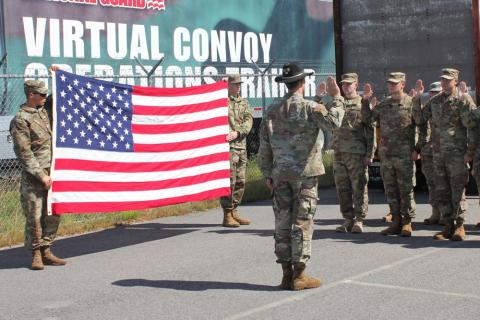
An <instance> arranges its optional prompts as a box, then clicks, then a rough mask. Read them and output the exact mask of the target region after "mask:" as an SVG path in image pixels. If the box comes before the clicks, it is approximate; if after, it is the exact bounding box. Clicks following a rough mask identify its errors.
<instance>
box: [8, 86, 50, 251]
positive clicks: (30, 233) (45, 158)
mask: <svg viewBox="0 0 480 320" xmlns="http://www.w3.org/2000/svg"><path fill="white" fill-rule="evenodd" d="M40 82H41V81H32V82H31V83H32V86H35V85H36V84H38V83H40ZM26 83H28V81H27V82H26ZM41 83H42V84H43V82H41ZM40 87H44V86H43V85H42V86H40ZM45 89H46V88H45ZM42 92H43V91H42ZM45 93H46V92H45ZM10 134H11V135H12V138H13V143H14V151H15V154H16V155H17V158H18V160H19V161H20V163H21V164H22V178H21V179H22V180H21V188H20V192H21V203H22V208H23V212H24V214H25V217H26V223H25V246H26V247H27V248H28V249H31V250H34V249H38V248H41V247H49V246H50V245H51V244H52V242H53V240H54V239H55V237H56V234H57V229H58V225H59V223H60V217H59V216H56V215H47V192H48V190H47V189H46V188H45V186H44V185H43V183H42V181H41V179H42V178H43V177H45V176H48V175H49V174H50V173H49V171H50V164H51V158H52V141H51V140H52V130H51V126H50V120H49V117H48V114H47V112H46V110H45V108H44V107H37V108H32V107H29V106H28V105H27V104H23V105H21V106H20V110H19V111H18V113H17V114H16V115H15V117H14V118H13V119H12V121H11V123H10Z"/></svg>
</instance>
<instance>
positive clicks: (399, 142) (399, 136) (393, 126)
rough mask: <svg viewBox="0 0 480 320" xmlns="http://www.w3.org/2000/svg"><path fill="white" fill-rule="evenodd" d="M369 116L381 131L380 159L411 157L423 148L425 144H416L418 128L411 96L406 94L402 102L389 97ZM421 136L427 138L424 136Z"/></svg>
mask: <svg viewBox="0 0 480 320" xmlns="http://www.w3.org/2000/svg"><path fill="white" fill-rule="evenodd" d="M369 114H370V116H369V117H368V118H369V121H371V123H373V124H375V125H376V126H377V127H379V128H380V130H381V134H380V139H379V143H378V153H379V156H380V158H382V157H384V156H401V157H411V155H412V152H413V151H414V150H417V151H419V150H420V148H421V146H423V144H424V142H420V141H419V142H418V144H416V143H415V140H416V129H417V126H416V121H415V117H414V114H413V101H412V98H411V97H410V96H409V95H407V94H404V95H403V97H402V98H401V99H400V100H398V99H393V98H392V97H391V96H389V97H387V98H386V99H385V100H383V101H382V102H380V103H379V104H378V105H377V106H376V107H374V108H373V109H372V110H371V111H370V113H369ZM370 117H371V118H370ZM422 130H424V127H422ZM421 136H422V137H425V135H424V134H422V135H421Z"/></svg>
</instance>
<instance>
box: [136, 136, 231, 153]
mask: <svg viewBox="0 0 480 320" xmlns="http://www.w3.org/2000/svg"><path fill="white" fill-rule="evenodd" d="M225 137H226V135H220V136H215V137H209V138H204V139H198V140H192V141H184V142H171V143H160V144H140V143H135V147H134V150H135V152H173V151H182V150H189V149H197V148H202V147H206V146H211V145H215V144H220V143H224V142H225Z"/></svg>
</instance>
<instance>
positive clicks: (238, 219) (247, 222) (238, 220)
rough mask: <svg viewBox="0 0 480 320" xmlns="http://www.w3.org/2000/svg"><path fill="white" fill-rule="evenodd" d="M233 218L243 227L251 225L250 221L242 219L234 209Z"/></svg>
mask: <svg viewBox="0 0 480 320" xmlns="http://www.w3.org/2000/svg"><path fill="white" fill-rule="evenodd" d="M232 216H233V219H235V221H237V222H238V223H240V224H241V225H249V224H250V220H248V219H245V218H242V217H240V214H239V213H238V210H237V209H233V211H232Z"/></svg>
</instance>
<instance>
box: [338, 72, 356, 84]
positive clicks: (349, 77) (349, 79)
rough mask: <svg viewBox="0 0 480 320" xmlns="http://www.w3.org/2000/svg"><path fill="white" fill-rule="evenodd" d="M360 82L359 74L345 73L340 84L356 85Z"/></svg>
mask: <svg viewBox="0 0 480 320" xmlns="http://www.w3.org/2000/svg"><path fill="white" fill-rule="evenodd" d="M354 82H358V74H356V73H354V72H352V73H344V74H342V80H341V81H340V83H354Z"/></svg>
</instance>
